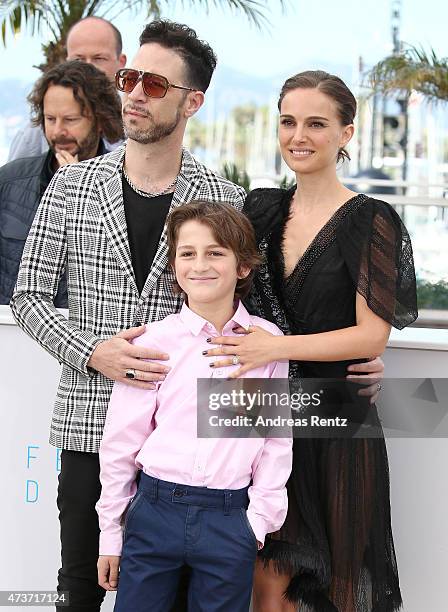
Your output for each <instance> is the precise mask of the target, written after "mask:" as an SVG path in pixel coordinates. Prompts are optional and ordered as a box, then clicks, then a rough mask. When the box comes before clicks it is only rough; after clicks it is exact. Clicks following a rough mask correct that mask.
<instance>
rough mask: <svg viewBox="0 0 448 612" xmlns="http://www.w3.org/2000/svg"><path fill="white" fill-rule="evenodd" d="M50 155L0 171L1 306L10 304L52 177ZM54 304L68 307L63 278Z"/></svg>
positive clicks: (45, 154) (12, 165)
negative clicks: (24, 252) (37, 215)
mask: <svg viewBox="0 0 448 612" xmlns="http://www.w3.org/2000/svg"><path fill="white" fill-rule="evenodd" d="M52 156H53V153H51V151H49V152H48V153H44V154H43V155H38V156H36V157H26V158H24V159H16V160H15V161H12V162H10V163H8V164H5V165H4V166H2V167H1V168H0V304H9V300H10V299H11V296H12V292H13V290H14V285H15V284H16V280H17V274H18V272H19V264H20V259H21V257H22V252H23V247H24V246H25V240H26V238H27V236H28V232H29V231H30V227H31V224H32V222H33V219H34V215H35V214H36V210H37V207H38V205H39V202H40V199H41V197H42V195H43V193H44V191H45V189H46V188H47V187H48V183H49V182H50V179H51V176H50V175H49V173H48V171H47V167H48V165H49V163H50V161H51V157H52ZM56 290H57V292H56V294H55V296H54V304H55V306H56V307H57V308H67V285H66V280H65V276H64V277H63V278H62V279H61V282H60V283H59V285H58V287H56Z"/></svg>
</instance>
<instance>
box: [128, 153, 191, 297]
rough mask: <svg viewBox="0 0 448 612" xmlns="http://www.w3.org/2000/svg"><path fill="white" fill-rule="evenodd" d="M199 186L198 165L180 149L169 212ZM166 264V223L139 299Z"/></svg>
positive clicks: (187, 198) (183, 201)
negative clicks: (177, 174) (179, 162)
mask: <svg viewBox="0 0 448 612" xmlns="http://www.w3.org/2000/svg"><path fill="white" fill-rule="evenodd" d="M200 188H201V175H200V173H199V172H198V167H197V165H196V162H195V160H194V159H193V157H192V155H191V154H190V153H189V152H188V151H187V150H186V149H183V151H182V163H181V168H180V172H179V176H178V178H177V182H176V189H175V191H174V194H173V199H172V200H171V206H170V210H169V212H171V211H172V210H173V209H174V208H177V207H178V206H180V205H181V204H185V203H186V202H190V201H191V200H193V199H194V198H195V197H196V196H197V194H198V193H199V191H200ZM167 265H168V243H167V236H166V225H165V227H164V228H163V232H162V235H161V236H160V241H159V246H158V248H157V251H156V254H155V256H154V260H153V262H152V266H151V269H150V271H149V274H148V278H147V279H146V282H145V285H144V287H143V291H142V293H141V296H140V301H141V302H144V301H145V300H146V299H147V297H148V295H149V294H150V293H151V292H152V290H153V289H154V286H155V284H156V283H157V280H158V279H159V277H160V275H161V274H162V272H163V271H164V270H165V268H166V266H167Z"/></svg>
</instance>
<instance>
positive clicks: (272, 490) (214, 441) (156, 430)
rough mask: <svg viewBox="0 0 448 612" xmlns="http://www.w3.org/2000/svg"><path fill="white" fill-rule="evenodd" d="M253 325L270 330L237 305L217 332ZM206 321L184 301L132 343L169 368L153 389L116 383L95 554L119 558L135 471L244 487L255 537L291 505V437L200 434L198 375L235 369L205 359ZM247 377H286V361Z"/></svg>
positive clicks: (103, 451)
mask: <svg viewBox="0 0 448 612" xmlns="http://www.w3.org/2000/svg"><path fill="white" fill-rule="evenodd" d="M235 325H240V326H242V327H244V328H246V329H247V327H248V326H249V325H258V326H260V327H262V328H263V329H265V330H267V331H269V332H271V333H272V334H275V335H281V331H280V330H279V329H278V328H277V327H276V326H275V325H274V324H273V323H269V322H268V321H265V320H264V319H260V318H259V317H254V316H251V315H249V313H248V312H247V310H246V309H245V307H244V306H243V305H242V304H241V303H239V305H238V308H237V310H236V312H235V314H234V316H233V318H232V320H231V321H229V322H228V323H227V324H226V325H225V326H224V329H223V333H222V335H227V336H234V335H235V333H234V332H233V331H232V327H235ZM218 335H220V334H218V332H217V331H216V329H215V328H214V327H213V325H211V324H210V323H209V322H208V321H206V320H205V319H203V318H202V317H200V316H199V315H197V314H195V313H194V312H193V311H191V310H190V309H189V308H188V307H187V306H186V305H184V306H183V307H182V310H181V312H180V313H178V314H174V315H170V316H168V317H166V319H164V320H163V321H158V322H156V323H151V324H150V325H149V326H148V327H147V330H146V332H145V333H144V334H143V335H141V336H140V337H139V338H137V339H136V340H135V344H137V345H140V346H145V347H149V348H153V349H158V350H160V351H163V352H166V353H168V354H169V355H170V359H169V361H168V362H163V363H165V364H167V365H169V366H170V367H171V370H170V371H169V373H168V374H167V376H166V378H165V380H164V381H163V382H161V383H157V389H154V390H143V389H138V388H135V387H131V386H129V385H126V384H122V383H115V385H114V388H113V391H112V395H111V398H110V403H109V408H108V412H107V418H106V425H105V429H104V434H103V439H102V442H101V446H100V465H101V484H102V492H101V497H100V500H99V502H98V504H97V511H98V514H99V521H100V529H101V535H100V554H101V555H120V554H121V548H122V527H121V525H120V519H121V517H122V515H123V512H124V510H125V509H126V506H127V504H128V503H129V502H130V500H131V499H132V497H133V495H134V494H135V491H136V483H135V476H136V473H137V470H138V469H142V470H143V471H144V472H145V473H146V474H148V475H150V476H153V477H154V478H160V479H162V480H168V481H170V482H176V483H180V484H187V485H193V486H198V487H209V488H213V489H240V488H242V487H245V486H247V485H248V484H249V483H250V482H251V481H252V484H251V486H250V488H249V499H250V503H249V508H248V510H247V517H248V519H249V522H250V524H251V526H252V528H253V530H254V533H255V535H256V537H257V540H259V541H260V542H262V543H264V538H265V535H266V534H267V533H271V532H273V531H276V530H278V529H279V528H280V527H281V526H282V524H283V522H284V520H285V517H286V511H287V507H288V501H287V494H286V488H285V484H286V481H287V479H288V477H289V474H290V472H291V464H292V440H291V439H290V438H258V437H257V438H239V439H238V438H237V439H234V438H204V439H202V438H198V437H197V433H196V431H197V380H196V379H197V378H211V377H212V378H213V377H218V378H219V377H220V378H225V377H227V376H228V374H229V372H231V371H232V370H234V369H235V368H237V367H239V366H231V367H230V368H222V369H211V368H210V366H209V364H210V363H211V362H212V361H213V359H215V360H216V357H215V358H213V357H208V356H203V355H202V351H204V350H206V349H209V348H210V344H208V343H207V342H206V339H207V338H208V337H210V336H218ZM245 376H246V377H248V378H286V377H287V376H288V362H274V363H270V364H268V365H266V366H264V367H260V368H256V369H254V370H251V371H250V372H248V373H247V374H246V375H245Z"/></svg>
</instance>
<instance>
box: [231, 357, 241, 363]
mask: <svg viewBox="0 0 448 612" xmlns="http://www.w3.org/2000/svg"><path fill="white" fill-rule="evenodd" d="M239 362H240V358H239V357H238V355H234V356H233V357H232V365H238V364H239Z"/></svg>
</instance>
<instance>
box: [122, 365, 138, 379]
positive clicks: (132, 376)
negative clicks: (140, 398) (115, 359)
mask: <svg viewBox="0 0 448 612" xmlns="http://www.w3.org/2000/svg"><path fill="white" fill-rule="evenodd" d="M124 375H125V376H126V378H129V379H130V380H135V379H136V378H137V374H136V373H135V370H134V369H133V368H131V369H129V370H126V372H125V373H124Z"/></svg>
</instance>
